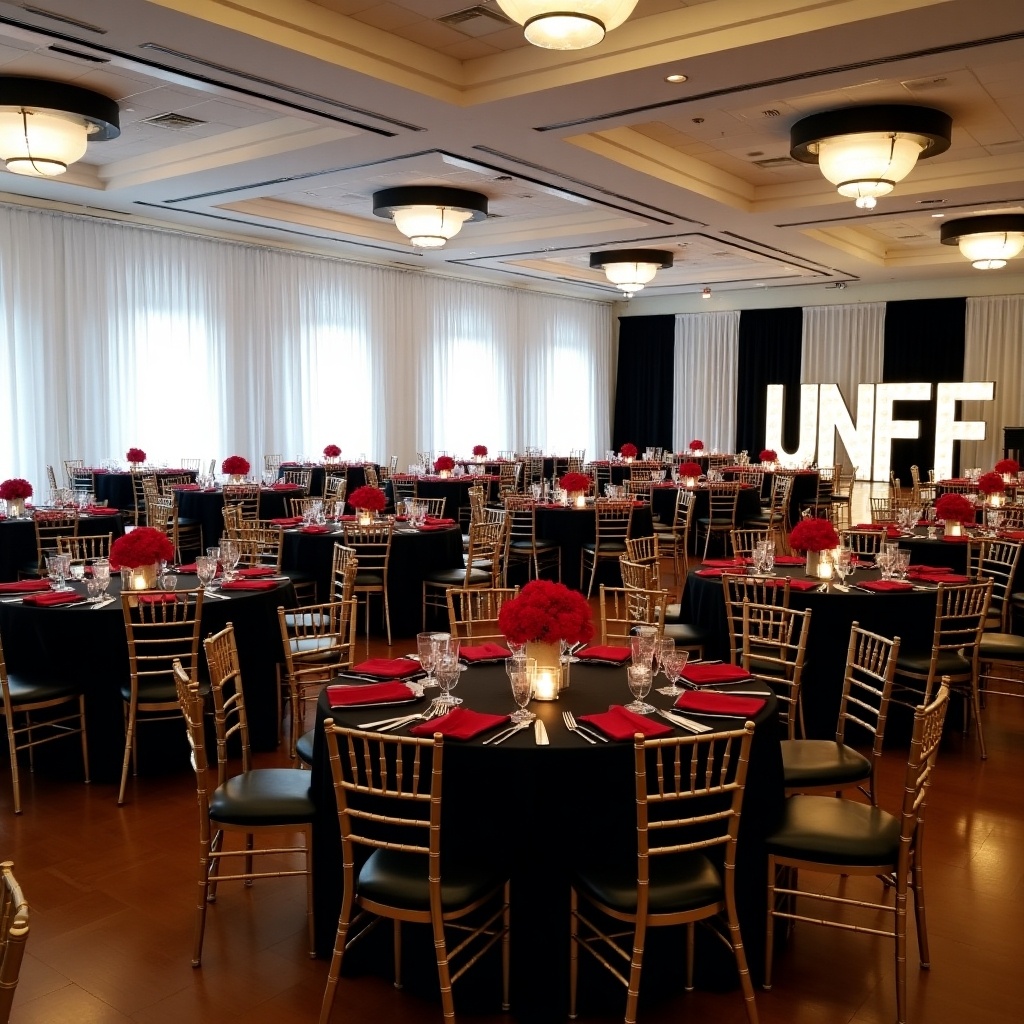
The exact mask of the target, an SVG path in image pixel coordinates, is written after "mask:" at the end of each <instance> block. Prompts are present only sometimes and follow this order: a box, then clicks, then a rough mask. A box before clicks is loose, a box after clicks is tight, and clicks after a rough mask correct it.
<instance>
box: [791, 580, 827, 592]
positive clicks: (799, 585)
mask: <svg viewBox="0 0 1024 1024" xmlns="http://www.w3.org/2000/svg"><path fill="white" fill-rule="evenodd" d="M820 586H821V583H820V582H818V583H816V582H815V581H814V580H805V579H800V578H799V577H798V578H797V579H791V580H790V581H789V589H790V590H814V588H815V587H820Z"/></svg>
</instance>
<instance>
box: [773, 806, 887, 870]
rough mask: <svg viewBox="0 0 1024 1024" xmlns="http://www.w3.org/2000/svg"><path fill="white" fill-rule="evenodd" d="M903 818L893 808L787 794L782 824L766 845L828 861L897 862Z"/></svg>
mask: <svg viewBox="0 0 1024 1024" xmlns="http://www.w3.org/2000/svg"><path fill="white" fill-rule="evenodd" d="M899 842H900V823H899V819H898V818H894V817H893V816H892V815H891V814H889V813H888V812H887V811H883V810H881V809H880V808H878V807H871V806H870V805H869V804H863V803H860V802H859V801H857V800H842V799H838V800H837V799H836V798H835V797H832V796H806V795H799V794H798V795H797V796H791V797H787V799H786V803H785V810H784V811H783V813H782V821H781V823H780V824H779V827H778V828H777V829H776V830H775V831H774V832H772V833H771V834H770V835H769V836H768V838H767V840H766V841H765V846H766V848H767V850H768V852H769V853H774V854H778V855H781V856H785V857H796V858H802V859H806V860H815V861H819V862H821V863H824V864H850V865H863V866H865V867H867V866H870V865H874V864H879V865H886V864H895V863H896V860H897V858H898V856H899Z"/></svg>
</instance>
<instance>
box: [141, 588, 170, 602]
mask: <svg viewBox="0 0 1024 1024" xmlns="http://www.w3.org/2000/svg"><path fill="white" fill-rule="evenodd" d="M174 600H175V595H174V594H173V593H172V592H171V591H168V592H167V593H166V594H139V603H140V604H173V603H174Z"/></svg>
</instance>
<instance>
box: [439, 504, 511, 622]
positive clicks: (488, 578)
mask: <svg viewBox="0 0 1024 1024" xmlns="http://www.w3.org/2000/svg"><path fill="white" fill-rule="evenodd" d="M502 541H503V536H502V528H501V524H499V523H475V524H474V525H473V526H471V527H470V528H469V553H468V554H467V555H466V565H465V568H462V569H439V570H435V571H433V572H428V573H427V574H426V575H425V576H424V577H423V629H424V630H425V629H426V628H427V609H428V608H435V609H437V608H440V609H441V610H444V609H446V608H447V607H448V598H447V592H448V590H449V589H450V588H452V587H459V588H461V589H463V590H468V589H470V588H473V587H489V588H493V587H496V586H497V585H498V583H499V582H500V579H501V544H502Z"/></svg>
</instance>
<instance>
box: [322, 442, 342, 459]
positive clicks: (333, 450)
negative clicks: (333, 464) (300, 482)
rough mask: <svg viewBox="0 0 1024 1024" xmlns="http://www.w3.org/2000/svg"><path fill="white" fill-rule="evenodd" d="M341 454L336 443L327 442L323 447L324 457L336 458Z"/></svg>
mask: <svg viewBox="0 0 1024 1024" xmlns="http://www.w3.org/2000/svg"><path fill="white" fill-rule="evenodd" d="M340 454H341V449H340V448H339V447H338V446H337V445H336V444H329V445H328V446H327V447H326V448H324V458H325V459H336V458H337V457H338V456H339V455H340Z"/></svg>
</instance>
